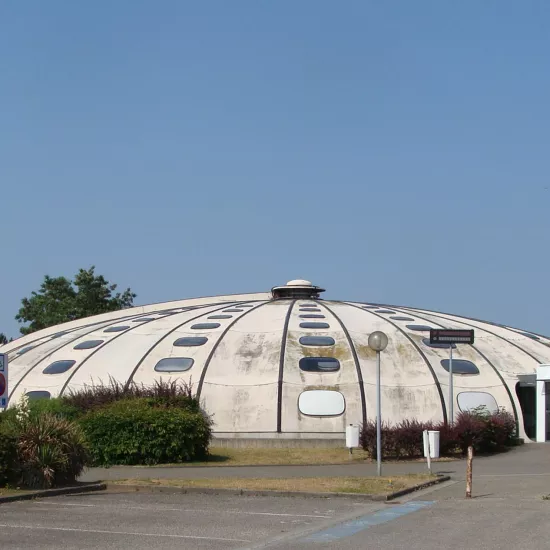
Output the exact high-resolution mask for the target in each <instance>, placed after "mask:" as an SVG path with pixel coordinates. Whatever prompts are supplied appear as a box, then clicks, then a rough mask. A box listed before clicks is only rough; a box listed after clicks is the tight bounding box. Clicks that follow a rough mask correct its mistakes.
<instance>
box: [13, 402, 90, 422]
mask: <svg viewBox="0 0 550 550" xmlns="http://www.w3.org/2000/svg"><path fill="white" fill-rule="evenodd" d="M8 410H10V409H8ZM29 413H30V416H31V417H33V418H38V417H40V416H42V415H44V414H49V415H51V416H55V417H57V418H64V419H65V420H76V419H77V418H78V417H79V416H81V414H82V413H81V412H80V411H79V410H78V409H77V408H76V407H75V406H74V405H71V404H70V403H68V402H67V401H66V400H65V399H64V398H63V397H56V398H53V399H36V400H34V401H30V402H29Z"/></svg>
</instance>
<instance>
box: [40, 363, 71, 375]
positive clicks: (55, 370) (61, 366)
mask: <svg viewBox="0 0 550 550" xmlns="http://www.w3.org/2000/svg"><path fill="white" fill-rule="evenodd" d="M75 363H76V361H70V360H65V361H54V362H53V363H52V364H51V365H48V366H47V367H46V368H45V369H44V370H43V371H42V374H62V373H64V372H67V371H68V370H69V369H70V368H71V367H73V366H74V364H75Z"/></svg>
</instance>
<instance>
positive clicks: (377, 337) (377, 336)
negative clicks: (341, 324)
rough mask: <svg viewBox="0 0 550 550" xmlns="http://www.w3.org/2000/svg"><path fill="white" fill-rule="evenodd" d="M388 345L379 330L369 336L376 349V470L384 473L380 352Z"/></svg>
mask: <svg viewBox="0 0 550 550" xmlns="http://www.w3.org/2000/svg"><path fill="white" fill-rule="evenodd" d="M387 345H388V337H387V336H386V334H385V333H383V332H381V331H379V330H377V331H376V332H373V333H371V334H370V336H369V347H370V348H371V349H373V350H374V351H376V472H377V474H378V476H381V475H382V413H381V408H382V407H381V391H380V352H381V351H384V350H385V349H386V347H387Z"/></svg>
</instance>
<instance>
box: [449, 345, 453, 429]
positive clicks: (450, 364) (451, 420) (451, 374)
mask: <svg viewBox="0 0 550 550" xmlns="http://www.w3.org/2000/svg"><path fill="white" fill-rule="evenodd" d="M449 348H450V350H451V355H450V357H449V426H452V425H453V422H454V407H453V401H454V389H453V344H449Z"/></svg>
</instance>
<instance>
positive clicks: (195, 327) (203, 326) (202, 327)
mask: <svg viewBox="0 0 550 550" xmlns="http://www.w3.org/2000/svg"><path fill="white" fill-rule="evenodd" d="M219 326H220V323H197V324H196V325H191V328H192V329H193V330H206V329H210V328H218V327H219Z"/></svg>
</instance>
